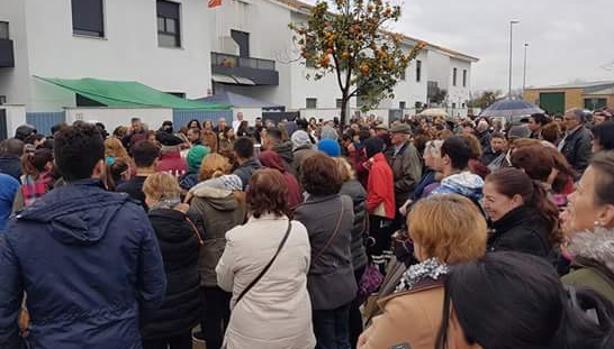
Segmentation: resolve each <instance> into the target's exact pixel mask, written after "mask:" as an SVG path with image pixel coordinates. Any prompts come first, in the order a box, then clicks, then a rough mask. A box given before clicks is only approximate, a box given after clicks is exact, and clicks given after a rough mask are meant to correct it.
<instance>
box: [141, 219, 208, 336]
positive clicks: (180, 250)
mask: <svg viewBox="0 0 614 349" xmlns="http://www.w3.org/2000/svg"><path fill="white" fill-rule="evenodd" d="M149 220H150V221H151V225H152V226H153V228H154V230H155V231H156V237H157V238H158V244H159V245H160V251H161V252H162V259H163V260H164V271H165V272H166V278H167V280H168V284H167V287H166V296H165V297H164V303H163V304H162V306H160V308H158V309H156V310H151V311H146V312H145V313H144V314H143V315H142V318H141V335H142V336H143V338H144V339H155V338H163V337H169V336H172V335H176V334H179V333H182V332H186V331H189V330H190V329H192V328H193V327H194V326H196V324H198V323H199V322H200V317H201V315H202V314H201V308H200V305H201V300H200V293H199V286H200V278H199V274H198V254H199V250H200V241H199V238H198V236H197V235H196V234H197V233H196V232H195V231H194V228H193V227H192V225H191V224H190V223H189V222H188V220H187V219H186V215H185V214H184V213H183V212H180V211H177V210H171V209H163V208H162V209H152V210H151V211H149Z"/></svg>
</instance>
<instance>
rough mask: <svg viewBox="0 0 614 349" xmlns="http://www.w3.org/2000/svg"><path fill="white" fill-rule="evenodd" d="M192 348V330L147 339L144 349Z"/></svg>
mask: <svg viewBox="0 0 614 349" xmlns="http://www.w3.org/2000/svg"><path fill="white" fill-rule="evenodd" d="M167 346H168V348H170V349H192V333H191V332H190V331H188V332H185V333H182V334H178V335H176V336H173V337H167V338H157V339H145V340H143V349H167Z"/></svg>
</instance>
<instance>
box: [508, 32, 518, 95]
mask: <svg viewBox="0 0 614 349" xmlns="http://www.w3.org/2000/svg"><path fill="white" fill-rule="evenodd" d="M518 23H520V21H518V20H511V21H510V75H509V90H508V95H507V97H508V98H512V51H513V41H512V40H513V33H514V24H518Z"/></svg>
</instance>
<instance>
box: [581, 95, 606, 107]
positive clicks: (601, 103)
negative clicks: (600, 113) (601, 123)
mask: <svg viewBox="0 0 614 349" xmlns="http://www.w3.org/2000/svg"><path fill="white" fill-rule="evenodd" d="M607 104H608V100H607V99H606V98H585V99H584V109H588V110H598V109H601V108H603V107H605V106H607Z"/></svg>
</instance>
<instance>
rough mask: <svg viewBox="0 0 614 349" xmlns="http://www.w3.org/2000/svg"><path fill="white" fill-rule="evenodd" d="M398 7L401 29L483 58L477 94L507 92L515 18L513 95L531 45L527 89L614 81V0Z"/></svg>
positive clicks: (407, 3) (489, 0) (431, 2)
mask: <svg viewBox="0 0 614 349" xmlns="http://www.w3.org/2000/svg"><path fill="white" fill-rule="evenodd" d="M304 1H307V2H310V3H315V0H304ZM393 1H396V2H397V3H400V4H402V10H403V11H402V17H401V20H400V22H399V23H398V24H396V25H395V28H394V29H396V30H398V31H401V32H403V33H404V34H407V35H409V36H414V37H417V38H419V39H423V40H426V41H429V42H433V43H436V44H439V45H441V46H445V47H448V48H451V49H455V50H458V51H461V52H463V53H466V54H469V55H472V56H476V57H478V58H480V61H479V62H478V63H477V64H475V65H474V66H473V68H472V72H473V77H472V88H473V90H483V89H501V90H507V81H508V80H507V79H508V61H509V58H508V57H509V56H508V55H509V21H510V20H511V19H517V20H520V24H517V25H515V26H514V57H513V59H514V65H513V67H514V74H513V86H514V88H521V87H522V70H523V54H524V53H523V50H524V47H523V45H524V43H525V42H527V43H528V44H529V48H528V63H527V85H528V86H530V85H552V84H558V83H566V82H572V81H575V80H582V81H597V80H614V0H393ZM606 65H607V66H609V71H608V70H606V69H604V68H603V66H606Z"/></svg>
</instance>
